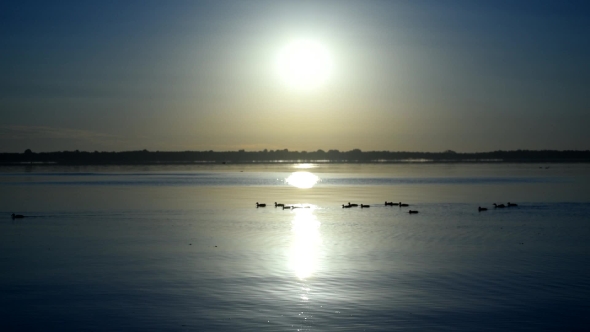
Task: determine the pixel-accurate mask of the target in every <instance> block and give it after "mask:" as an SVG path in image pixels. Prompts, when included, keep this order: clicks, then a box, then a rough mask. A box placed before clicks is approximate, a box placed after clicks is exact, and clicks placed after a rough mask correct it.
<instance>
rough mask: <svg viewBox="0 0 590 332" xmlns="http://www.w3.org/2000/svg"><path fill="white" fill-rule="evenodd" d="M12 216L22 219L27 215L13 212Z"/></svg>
mask: <svg viewBox="0 0 590 332" xmlns="http://www.w3.org/2000/svg"><path fill="white" fill-rule="evenodd" d="M11 217H12V219H22V218H24V217H25V216H23V215H22V214H14V213H13V214H12V215H11Z"/></svg>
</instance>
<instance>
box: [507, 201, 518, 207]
mask: <svg viewBox="0 0 590 332" xmlns="http://www.w3.org/2000/svg"><path fill="white" fill-rule="evenodd" d="M511 206H518V204H516V203H510V202H508V207H511Z"/></svg>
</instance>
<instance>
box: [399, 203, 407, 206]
mask: <svg viewBox="0 0 590 332" xmlns="http://www.w3.org/2000/svg"><path fill="white" fill-rule="evenodd" d="M398 205H399V206H410V204H406V203H403V204H402V202H399V203H398Z"/></svg>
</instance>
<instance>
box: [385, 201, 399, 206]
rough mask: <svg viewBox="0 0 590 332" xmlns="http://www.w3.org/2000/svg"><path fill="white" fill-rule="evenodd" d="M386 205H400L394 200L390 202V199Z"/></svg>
mask: <svg viewBox="0 0 590 332" xmlns="http://www.w3.org/2000/svg"><path fill="white" fill-rule="evenodd" d="M385 205H386V206H387V205H389V206H394V205H399V203H394V202H388V201H385Z"/></svg>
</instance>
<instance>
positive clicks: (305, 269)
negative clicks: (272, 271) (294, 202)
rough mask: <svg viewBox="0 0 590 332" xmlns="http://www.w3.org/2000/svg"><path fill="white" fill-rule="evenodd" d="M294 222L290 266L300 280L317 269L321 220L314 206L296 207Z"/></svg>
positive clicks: (309, 275)
mask: <svg viewBox="0 0 590 332" xmlns="http://www.w3.org/2000/svg"><path fill="white" fill-rule="evenodd" d="M294 212H295V218H294V219H293V222H292V227H291V233H292V236H293V237H292V242H291V251H290V255H289V258H290V259H289V261H290V268H291V269H292V270H293V271H294V272H295V275H296V276H297V278H299V279H300V280H303V279H306V278H309V277H311V276H312V274H313V273H314V272H315V270H316V269H317V263H318V254H319V249H320V245H321V242H322V240H321V237H320V222H319V221H318V220H317V218H316V216H315V215H314V213H313V212H314V207H313V206H312V207H311V208H310V209H296V210H294Z"/></svg>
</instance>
